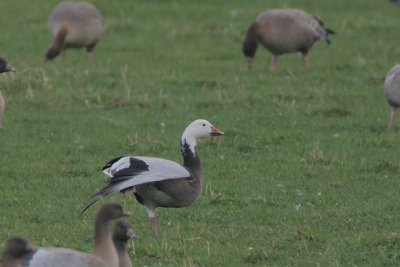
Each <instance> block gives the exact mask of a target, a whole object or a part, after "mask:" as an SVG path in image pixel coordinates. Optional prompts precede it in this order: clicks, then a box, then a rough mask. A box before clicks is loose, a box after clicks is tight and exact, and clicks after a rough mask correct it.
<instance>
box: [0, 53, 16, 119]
mask: <svg viewBox="0 0 400 267" xmlns="http://www.w3.org/2000/svg"><path fill="white" fill-rule="evenodd" d="M9 71H11V72H15V71H16V70H15V68H13V67H12V66H11V65H10V64H8V62H7V59H5V58H4V57H0V73H3V72H9ZM5 108H6V102H5V101H4V97H3V94H2V93H1V91H0V126H1V119H2V118H3V113H4V109H5Z"/></svg>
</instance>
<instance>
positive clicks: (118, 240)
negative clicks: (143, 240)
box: [112, 220, 136, 267]
mask: <svg viewBox="0 0 400 267" xmlns="http://www.w3.org/2000/svg"><path fill="white" fill-rule="evenodd" d="M132 238H136V236H135V234H134V233H133V231H132V224H131V223H130V222H128V221H127V220H120V221H118V222H117V223H116V224H115V227H114V231H113V236H112V239H113V241H114V246H115V249H116V250H117V253H118V260H119V267H132V262H131V259H130V258H129V255H128V250H127V242H128V240H129V239H132Z"/></svg>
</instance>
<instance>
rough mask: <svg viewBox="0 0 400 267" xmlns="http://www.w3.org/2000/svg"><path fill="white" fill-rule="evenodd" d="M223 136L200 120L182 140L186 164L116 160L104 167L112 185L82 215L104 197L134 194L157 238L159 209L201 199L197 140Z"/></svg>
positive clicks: (144, 159) (129, 158)
mask: <svg viewBox="0 0 400 267" xmlns="http://www.w3.org/2000/svg"><path fill="white" fill-rule="evenodd" d="M223 134H224V133H223V132H222V131H220V130H218V129H217V128H215V127H214V126H213V125H212V124H211V123H210V122H208V121H206V120H202V119H199V120H195V121H194V122H192V123H191V124H189V126H187V128H186V129H185V131H184V132H183V135H182V138H181V152H182V155H183V160H184V163H183V165H180V164H178V163H176V162H174V161H171V160H167V159H162V158H153V157H143V156H122V157H117V158H113V159H112V160H110V161H109V162H108V163H107V164H106V165H105V166H104V168H103V172H104V173H105V174H106V175H108V176H109V177H110V179H109V181H108V185H107V186H106V187H104V188H102V189H101V190H100V191H99V192H97V193H96V194H94V195H93V196H92V197H91V199H90V200H89V201H88V203H87V204H86V207H85V208H84V209H83V210H82V212H84V211H85V210H86V209H87V208H88V207H89V206H90V205H92V204H93V203H94V202H95V201H96V200H98V199H99V198H100V197H103V196H106V195H108V194H111V193H113V192H117V191H120V192H121V193H123V194H127V193H130V192H132V193H134V194H135V197H136V200H137V201H138V202H139V203H140V204H142V205H143V206H144V207H145V208H146V210H147V214H148V217H149V220H150V224H151V226H152V230H153V233H154V234H155V235H157V228H156V219H155V208H157V207H166V208H168V207H174V208H179V207H185V206H189V205H191V204H192V203H194V202H195V201H196V200H197V199H198V198H199V197H200V194H201V192H202V184H203V182H202V181H203V171H202V166H201V162H200V157H199V155H198V154H197V150H196V144H197V139H198V138H205V137H210V136H218V135H223Z"/></svg>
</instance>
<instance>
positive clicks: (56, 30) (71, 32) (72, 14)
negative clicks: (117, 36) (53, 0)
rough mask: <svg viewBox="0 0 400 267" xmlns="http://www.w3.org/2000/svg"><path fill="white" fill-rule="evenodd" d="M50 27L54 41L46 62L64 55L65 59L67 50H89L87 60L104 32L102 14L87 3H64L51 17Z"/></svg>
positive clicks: (46, 55) (46, 56)
mask: <svg viewBox="0 0 400 267" xmlns="http://www.w3.org/2000/svg"><path fill="white" fill-rule="evenodd" d="M48 27H49V30H50V33H51V35H52V36H53V38H54V40H53V42H52V43H51V45H50V47H49V48H48V50H47V52H46V54H45V60H48V59H52V58H54V57H56V56H58V55H59V54H60V52H61V53H62V58H63V60H64V58H65V49H67V48H82V47H86V49H87V59H88V60H90V59H91V57H92V50H93V49H94V47H95V46H96V44H97V42H98V41H99V39H100V36H101V33H102V31H103V22H102V18H101V15H100V12H99V11H98V10H97V9H96V8H95V7H94V6H93V5H92V4H89V3H86V2H62V3H61V4H59V5H58V6H56V8H54V10H53V12H52V13H51V15H50V17H49V22H48Z"/></svg>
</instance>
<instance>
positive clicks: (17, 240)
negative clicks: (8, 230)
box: [1, 236, 36, 267]
mask: <svg viewBox="0 0 400 267" xmlns="http://www.w3.org/2000/svg"><path fill="white" fill-rule="evenodd" d="M35 250H36V248H35V247H34V246H32V245H31V244H30V243H29V240H28V239H27V238H25V237H23V236H13V237H11V238H10V239H8V241H7V243H6V245H5V247H4V250H3V255H2V260H1V266H2V267H21V266H22V265H21V260H22V258H23V257H25V256H27V255H31V254H32V253H34V252H35Z"/></svg>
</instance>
